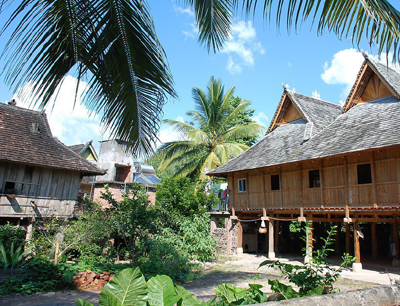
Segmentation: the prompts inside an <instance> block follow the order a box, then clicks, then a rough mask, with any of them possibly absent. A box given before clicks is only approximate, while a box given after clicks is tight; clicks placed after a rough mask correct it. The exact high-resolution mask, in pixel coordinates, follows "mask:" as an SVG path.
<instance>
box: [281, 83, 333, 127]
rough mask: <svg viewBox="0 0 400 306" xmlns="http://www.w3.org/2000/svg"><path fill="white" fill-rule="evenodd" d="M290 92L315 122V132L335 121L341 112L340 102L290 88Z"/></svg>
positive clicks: (310, 119)
mask: <svg viewBox="0 0 400 306" xmlns="http://www.w3.org/2000/svg"><path fill="white" fill-rule="evenodd" d="M287 92H288V94H289V95H290V97H291V98H292V99H294V100H295V103H296V104H297V105H298V107H299V108H301V110H302V112H303V113H304V114H305V115H306V116H307V118H308V120H309V121H311V122H312V123H314V128H313V129H314V130H313V134H315V133H317V132H319V131H321V130H322V129H323V128H324V127H325V126H327V125H328V124H330V123H331V122H333V120H335V119H336V117H337V116H338V115H339V114H340V112H341V107H340V105H338V104H334V103H331V102H327V101H323V100H320V99H316V98H313V97H309V96H306V95H302V94H299V93H296V92H293V91H290V90H287Z"/></svg>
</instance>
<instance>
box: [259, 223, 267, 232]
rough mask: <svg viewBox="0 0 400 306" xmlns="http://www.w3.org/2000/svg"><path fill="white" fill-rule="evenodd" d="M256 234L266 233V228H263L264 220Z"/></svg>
mask: <svg viewBox="0 0 400 306" xmlns="http://www.w3.org/2000/svg"><path fill="white" fill-rule="evenodd" d="M258 232H259V233H260V234H266V233H267V228H266V226H265V221H264V220H262V221H261V227H260V228H259V229H258Z"/></svg>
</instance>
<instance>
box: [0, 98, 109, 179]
mask: <svg viewBox="0 0 400 306" xmlns="http://www.w3.org/2000/svg"><path fill="white" fill-rule="evenodd" d="M34 126H35V128H33V127H34ZM0 161H8V162H17V163H24V164H28V165H36V166H44V167H52V168H60V169H69V170H76V171H80V172H82V173H85V174H103V173H104V171H102V170H100V169H99V168H97V167H96V166H95V165H93V164H92V163H90V162H88V161H87V160H85V159H84V158H82V157H80V156H79V155H77V154H76V153H75V152H73V151H72V150H70V149H69V148H68V147H66V146H65V145H64V144H63V143H61V142H60V141H58V140H57V139H55V138H54V137H53V135H52V134H51V131H50V127H49V125H48V122H47V117H46V114H45V113H43V112H38V111H32V110H28V109H24V108H21V107H17V106H11V105H7V104H3V103H0Z"/></svg>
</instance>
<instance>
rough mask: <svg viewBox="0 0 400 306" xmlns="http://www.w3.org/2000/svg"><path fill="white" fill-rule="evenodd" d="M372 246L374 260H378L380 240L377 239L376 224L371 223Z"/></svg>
mask: <svg viewBox="0 0 400 306" xmlns="http://www.w3.org/2000/svg"><path fill="white" fill-rule="evenodd" d="M371 245H372V258H373V259H378V257H379V254H378V240H377V238H376V222H372V223H371Z"/></svg>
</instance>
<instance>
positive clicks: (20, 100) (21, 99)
mask: <svg viewBox="0 0 400 306" xmlns="http://www.w3.org/2000/svg"><path fill="white" fill-rule="evenodd" d="M77 82H78V80H77V79H76V78H74V77H72V76H67V77H65V79H64V81H63V83H62V84H61V85H60V86H59V88H58V90H59V91H58V95H57V96H56V97H53V98H52V99H51V100H50V102H49V103H48V105H47V106H46V107H45V108H44V109H45V110H46V114H47V119H48V121H49V125H50V128H51V131H52V134H53V136H54V137H57V138H58V139H59V140H60V141H62V142H63V143H65V144H66V145H73V144H78V143H84V142H87V141H89V140H91V139H94V140H95V144H97V141H98V140H100V137H101V128H100V119H99V117H98V116H97V115H96V114H94V113H90V111H89V110H88V109H87V108H86V107H85V106H84V105H83V104H81V102H82V96H83V94H84V93H85V91H86V90H87V86H88V84H87V83H86V82H81V83H80V84H79V89H78V97H77V99H76V102H75V101H74V100H75V90H76V85H77ZM33 86H34V84H33V83H32V82H29V83H26V84H25V85H24V86H23V87H22V88H20V89H19V90H18V92H17V93H16V94H15V95H14V97H13V98H14V99H16V101H17V105H18V106H21V107H25V108H30V109H38V107H37V106H35V105H32V101H34V100H35V97H33V96H32V94H31V93H32V89H33ZM39 101H40V100H39ZM74 102H75V105H74Z"/></svg>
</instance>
